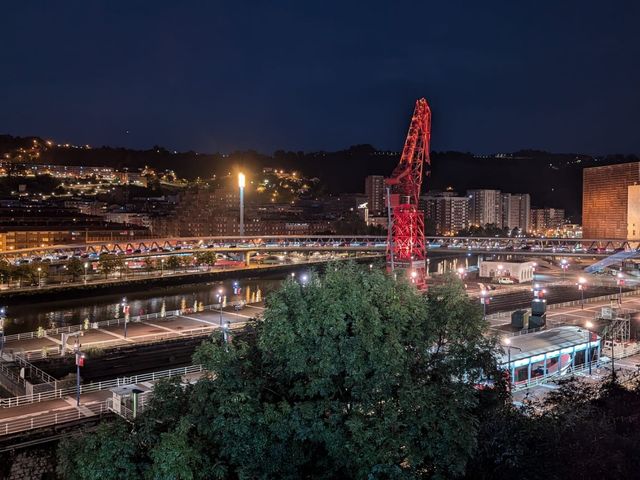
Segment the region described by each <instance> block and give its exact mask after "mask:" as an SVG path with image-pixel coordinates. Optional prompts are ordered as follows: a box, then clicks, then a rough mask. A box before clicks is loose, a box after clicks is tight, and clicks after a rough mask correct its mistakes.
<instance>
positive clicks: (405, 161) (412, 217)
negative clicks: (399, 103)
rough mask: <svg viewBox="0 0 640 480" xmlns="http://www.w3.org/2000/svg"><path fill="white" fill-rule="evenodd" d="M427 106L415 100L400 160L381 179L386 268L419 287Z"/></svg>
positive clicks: (423, 269)
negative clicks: (384, 193) (386, 222)
mask: <svg viewBox="0 0 640 480" xmlns="http://www.w3.org/2000/svg"><path fill="white" fill-rule="evenodd" d="M430 140H431V109H430V108H429V104H428V103H427V101H426V100H425V99H424V98H421V99H419V100H417V101H416V106H415V109H414V111H413V116H412V117H411V124H410V125H409V133H408V134H407V139H406V140H405V143H404V148H403V149H402V156H401V157H400V162H399V163H398V165H397V166H396V168H395V169H394V170H393V173H392V174H391V177H390V178H388V179H386V180H385V183H386V185H387V195H388V197H389V198H388V202H387V203H388V205H389V208H390V213H391V215H390V217H391V225H389V233H388V246H387V268H388V269H389V270H395V269H400V270H404V271H407V273H408V275H409V277H410V279H411V281H412V282H413V283H415V284H416V286H417V287H418V288H419V289H423V288H425V287H426V278H427V275H428V273H427V271H426V258H427V250H426V245H425V238H424V213H423V212H422V211H420V210H419V209H418V202H419V199H420V191H421V188H422V173H423V168H424V164H425V163H426V164H427V165H430V164H431V161H430V158H429V142H430Z"/></svg>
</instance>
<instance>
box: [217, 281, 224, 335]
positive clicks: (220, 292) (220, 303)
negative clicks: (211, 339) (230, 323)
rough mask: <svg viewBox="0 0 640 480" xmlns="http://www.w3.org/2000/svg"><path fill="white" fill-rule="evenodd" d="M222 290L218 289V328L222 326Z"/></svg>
mask: <svg viewBox="0 0 640 480" xmlns="http://www.w3.org/2000/svg"><path fill="white" fill-rule="evenodd" d="M223 293H224V290H223V289H222V288H219V289H218V305H220V328H222V294H223Z"/></svg>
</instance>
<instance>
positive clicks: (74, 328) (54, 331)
mask: <svg viewBox="0 0 640 480" xmlns="http://www.w3.org/2000/svg"><path fill="white" fill-rule="evenodd" d="M256 303H259V302H256ZM201 308H202V311H204V310H209V311H211V310H218V309H219V308H220V304H219V303H213V304H210V305H203V306H202V307H201ZM198 311H200V310H198ZM183 313H198V312H193V308H187V309H185V310H180V309H178V310H169V311H167V312H166V313H165V314H164V315H162V314H161V312H155V313H146V314H143V315H134V316H131V317H130V318H129V320H127V323H136V322H143V321H145V320H157V319H163V318H173V317H177V316H180V315H182V314H183ZM121 324H124V317H119V318H112V319H109V320H101V321H99V322H89V328H85V326H84V324H81V323H79V324H77V325H68V326H66V327H58V328H49V329H46V330H40V331H37V330H36V331H32V332H24V333H14V334H12V335H5V337H4V341H5V343H9V342H15V341H20V340H31V339H33V338H44V337H49V336H54V335H60V334H62V333H74V332H79V331H82V330H95V329H98V328H102V327H110V326H113V325H121Z"/></svg>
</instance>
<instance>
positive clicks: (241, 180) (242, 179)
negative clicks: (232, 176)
mask: <svg viewBox="0 0 640 480" xmlns="http://www.w3.org/2000/svg"><path fill="white" fill-rule="evenodd" d="M245 182H246V179H245V176H244V173H242V172H240V173H239V174H238V187H240V236H241V237H244V186H245Z"/></svg>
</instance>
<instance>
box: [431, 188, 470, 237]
mask: <svg viewBox="0 0 640 480" xmlns="http://www.w3.org/2000/svg"><path fill="white" fill-rule="evenodd" d="M420 200H421V201H420V203H421V204H422V205H421V208H422V209H423V211H424V212H425V217H426V218H428V219H430V220H431V221H432V222H433V223H434V224H435V228H436V233H437V234H439V235H455V234H457V233H458V232H459V231H460V230H464V229H465V228H467V227H469V199H468V198H467V197H460V196H458V195H457V194H456V193H454V192H442V193H438V194H432V195H425V196H423V197H421V199H420Z"/></svg>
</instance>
